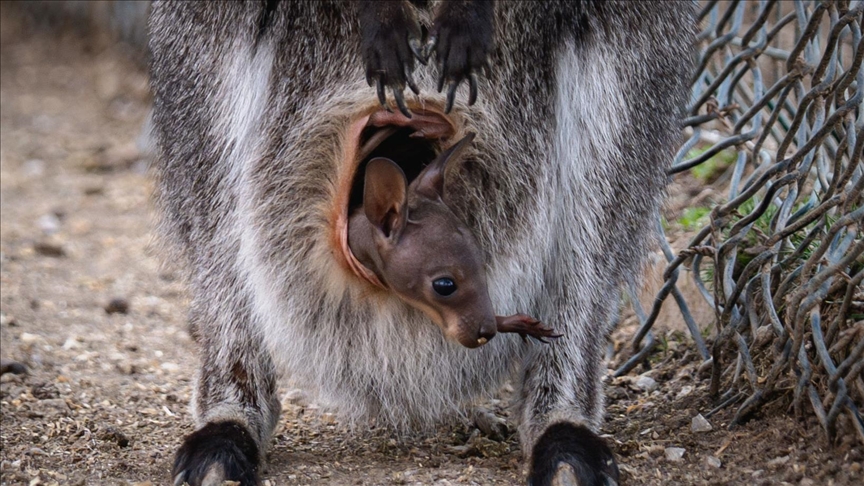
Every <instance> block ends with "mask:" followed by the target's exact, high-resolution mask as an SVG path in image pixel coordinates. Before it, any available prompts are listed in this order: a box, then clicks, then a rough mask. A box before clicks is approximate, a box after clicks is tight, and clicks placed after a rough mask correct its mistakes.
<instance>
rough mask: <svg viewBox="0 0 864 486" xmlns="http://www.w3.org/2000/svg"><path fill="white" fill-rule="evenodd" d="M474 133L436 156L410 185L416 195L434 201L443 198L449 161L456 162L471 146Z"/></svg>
mask: <svg viewBox="0 0 864 486" xmlns="http://www.w3.org/2000/svg"><path fill="white" fill-rule="evenodd" d="M474 136H475V133H473V132H469V133H468V135H466V136H465V137H464V138H462V140H459V141H458V142H456V143H455V144H454V145H452V146H451V147H450V148H448V149H447V150H445V151H443V152H441V153H440V154H438V157H437V158H436V159H435V160H433V161H432V163H430V164H429V165H427V166H426V168H425V169H423V172H421V173H420V175H418V176H417V178H416V179H414V181H413V182H412V183H411V187H412V189H414V190H416V191H417V193H418V194H422V195H424V196H426V197H428V198H432V199H436V198H439V197H443V196H444V174H445V173H446V172H447V168H448V167H449V166H450V165H451V163H450V161H451V160H456V159H458V158H459V155H460V154H461V153H462V152H464V151H465V149H466V148H468V146H469V145H471V142H472V141H473V140H474Z"/></svg>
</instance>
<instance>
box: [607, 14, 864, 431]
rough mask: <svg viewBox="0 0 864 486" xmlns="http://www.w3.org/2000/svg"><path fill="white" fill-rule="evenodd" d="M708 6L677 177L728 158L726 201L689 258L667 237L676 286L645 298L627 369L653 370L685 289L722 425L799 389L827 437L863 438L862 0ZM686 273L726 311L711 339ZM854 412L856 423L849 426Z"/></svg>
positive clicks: (670, 276) (803, 409)
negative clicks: (662, 327) (659, 340)
mask: <svg viewBox="0 0 864 486" xmlns="http://www.w3.org/2000/svg"><path fill="white" fill-rule="evenodd" d="M703 6H704V8H703V9H702V10H701V13H700V22H701V24H700V26H701V27H702V29H703V30H701V32H700V34H699V36H698V39H697V42H698V45H699V46H700V49H699V57H698V60H697V69H696V71H695V73H694V75H693V78H692V82H693V86H692V97H691V103H690V105H689V106H688V108H687V118H686V119H685V120H684V122H683V126H684V129H685V133H686V134H687V135H688V136H689V138H688V140H687V141H686V143H685V144H684V145H683V147H681V149H680V150H679V152H678V153H677V155H676V157H675V161H674V165H673V167H672V169H671V170H670V175H673V176H674V175H675V174H679V173H683V172H685V171H689V170H691V169H693V168H695V167H697V166H700V165H702V164H707V163H711V162H712V161H713V160H715V157H716V156H717V155H718V154H721V153H725V154H727V155H731V157H727V160H730V163H729V166H728V169H726V174H725V176H726V178H725V179H726V180H728V183H727V184H726V185H725V187H726V190H727V191H728V192H727V193H726V197H725V200H724V201H723V202H721V203H720V204H718V205H716V206H715V207H714V208H713V209H712V210H711V211H710V214H709V215H708V217H707V220H708V222H707V223H706V224H705V225H704V227H702V228H701V230H699V231H698V233H697V234H696V235H695V236H693V237H692V239H691V240H689V242H688V244H687V247H686V249H684V250H683V251H679V252H678V253H677V254H675V253H674V252H673V251H672V249H671V248H670V246H669V244H668V243H667V242H666V238H665V237H663V238H660V240H661V241H660V244H661V247H662V248H663V252H664V254H665V255H666V259H667V260H668V266H667V267H666V270H665V272H664V275H663V277H664V280H665V283H664V285H663V287H662V288H661V290H660V291H659V293H658V294H657V296H656V299H655V302H654V304H653V307H652V308H651V309H650V311H649V312H648V313H647V315H646V313H645V311H644V310H643V309H642V308H641V307H640V305H639V303H638V300H637V299H636V298H635V293H634V292H633V291H631V299H630V301H631V302H634V310H635V312H636V315H637V317H638V318H639V322H640V326H639V329H638V331H637V332H636V334H635V336H634V338H633V342H632V347H633V355H632V357H631V358H630V359H629V360H628V361H626V362H625V363H624V364H623V365H622V366H621V367H620V368H618V369H617V370H615V375H616V376H621V375H623V374H626V373H627V372H629V371H630V370H632V369H633V368H634V367H636V366H637V365H639V364H640V363H643V362H645V360H646V358H647V357H648V355H649V354H650V353H651V351H652V349H653V348H654V347H655V339H654V336H653V333H652V326H653V325H654V323H655V321H656V319H657V316H658V314H659V312H660V307H661V305H662V303H663V301H664V300H666V299H668V297H669V296H670V295H671V296H672V297H673V299H674V300H675V302H676V304H677V305H678V307H679V309H680V311H681V314H682V316H683V318H684V321H685V323H686V324H687V327H688V329H689V331H690V335H691V336H692V339H693V341H694V343H695V347H696V348H697V350H698V352H699V353H700V354H701V357H702V359H703V370H705V371H707V372H709V373H710V379H711V383H710V391H711V395H712V398H713V399H714V400H715V403H716V408H715V409H714V410H712V411H711V412H709V414H708V415H711V414H713V413H716V412H717V411H718V410H721V409H723V408H725V407H729V406H736V407H737V412H736V413H735V417H734V419H733V420H732V423H731V425H735V424H738V423H741V422H742V421H743V420H745V419H747V418H748V416H751V414H753V412H755V411H757V410H758V409H759V408H760V407H761V406H762V405H764V404H765V403H766V402H768V401H769V400H773V399H774V398H775V397H777V396H778V395H782V394H787V395H791V396H790V398H791V403H792V407H793V409H794V410H795V411H796V413H798V414H799V416H800V415H803V414H806V413H813V414H815V416H816V417H817V418H818V420H819V423H820V424H821V425H822V427H823V428H824V430H825V432H826V434H827V435H828V438H829V439H831V440H833V439H834V438H835V437H836V436H837V435H838V432H839V433H841V434H846V433H854V432H852V429H854V430H855V431H857V434H858V435H859V437H860V438H861V440H862V441H864V420H862V416H861V407H862V403H864V381H862V369H864V356H862V355H864V302H862V301H864V290H862V285H861V281H862V279H864V257H862V253H864V241H862V234H861V231H862V221H864V204H862V203H864V196H862V192H864V177H862V176H864V167H862V164H861V152H862V145H864V135H862V128H864V116H862V114H864V101H862V100H864V70H862V68H861V61H862V58H864V43H862V38H861V25H862V12H864V1H848V0H845V1H844V0H836V1H802V0H797V1H795V2H779V1H776V0H767V1H764V0H763V1H759V2H755V1H728V2H719V1H716V0H714V1H709V2H705V3H704V4H703ZM662 231H663V230H662V228H660V233H661V234H663V233H662ZM686 274H689V278H692V279H693V281H694V283H695V286H696V288H698V289H699V293H700V294H701V297H702V298H704V299H705V300H706V301H707V302H708V303H709V305H710V306H711V307H713V308H714V311H715V317H716V319H715V326H716V327H715V329H713V342H710V343H706V339H705V338H704V337H703V334H702V332H703V330H702V329H700V328H699V326H698V325H697V323H696V322H695V321H694V319H693V317H692V315H691V312H690V310H689V309H688V306H687V302H686V300H685V298H684V297H683V295H682V293H681V292H680V291H679V288H678V281H679V279H680V278H684V275H686ZM691 304H692V302H691ZM842 414H846V415H847V416H848V418H849V420H848V422H851V424H852V427H849V428H847V427H845V426H844V428H843V430H838V422H839V421H840V420H839V418H840V417H841V415H842ZM844 423H846V422H844Z"/></svg>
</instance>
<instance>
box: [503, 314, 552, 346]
mask: <svg viewBox="0 0 864 486" xmlns="http://www.w3.org/2000/svg"><path fill="white" fill-rule="evenodd" d="M495 318H496V319H497V321H498V332H515V333H518V334H519V335H520V336H522V339H523V340H524V339H525V336H531V337H532V338H534V339H536V340H538V341H540V342H542V343H546V344H549V341H547V340H546V339H545V338H550V339H557V338H559V337H561V336H562V334H556V333H555V329H552V328H551V327H546V326H544V325H543V323H542V322H540V321H538V320H537V319H534V318H533V317H531V316H528V315H525V314H516V315H512V316H507V317H500V316H496V317H495Z"/></svg>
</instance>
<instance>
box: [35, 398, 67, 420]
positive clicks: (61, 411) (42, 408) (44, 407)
mask: <svg viewBox="0 0 864 486" xmlns="http://www.w3.org/2000/svg"><path fill="white" fill-rule="evenodd" d="M33 407H34V409H35V410H34V411H35V412H37V413H41V414H43V415H46V416H53V415H68V414H69V405H67V404H66V400H63V399H62V398H48V399H45V400H39V401H38V402H34V403H33Z"/></svg>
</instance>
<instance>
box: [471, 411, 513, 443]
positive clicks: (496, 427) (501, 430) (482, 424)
mask: <svg viewBox="0 0 864 486" xmlns="http://www.w3.org/2000/svg"><path fill="white" fill-rule="evenodd" d="M474 425H476V426H477V428H478V429H480V431H481V432H483V434H485V435H486V436H487V437H489V438H490V439H492V440H494V441H497V442H501V441H503V440H505V439H506V438H507V436H508V435H510V431H509V430H508V428H507V422H506V421H505V420H504V419H502V418H500V417H498V416H496V415H495V414H494V413H492V412H490V411H489V410H487V409H485V408H480V407H478V408H477V409H476V410H474Z"/></svg>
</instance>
